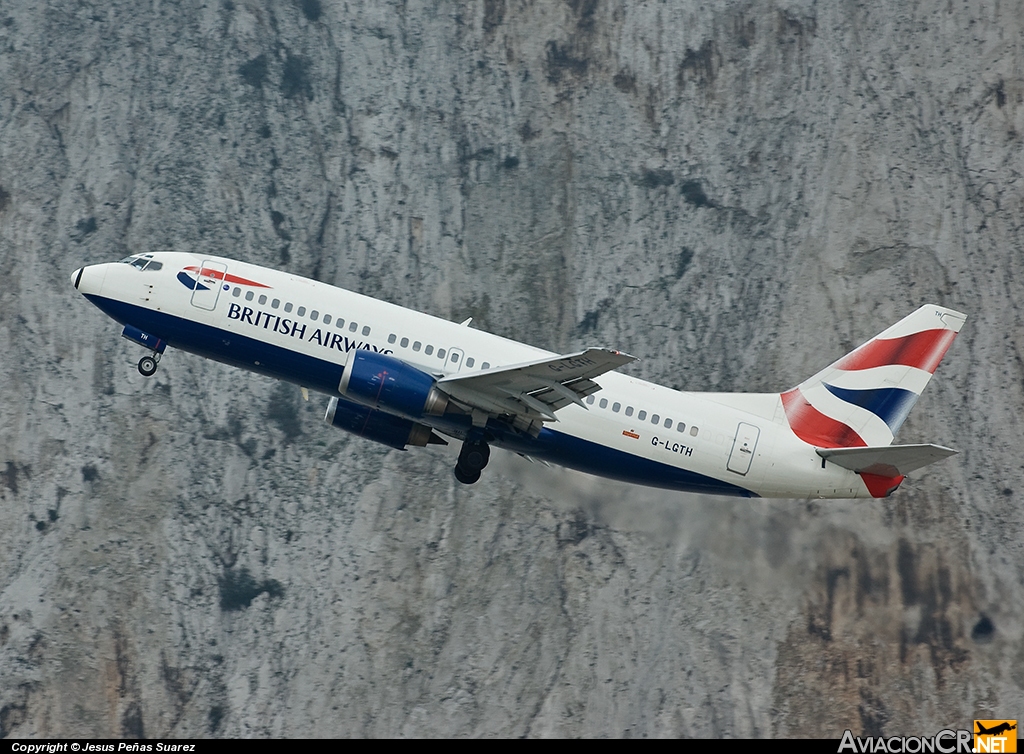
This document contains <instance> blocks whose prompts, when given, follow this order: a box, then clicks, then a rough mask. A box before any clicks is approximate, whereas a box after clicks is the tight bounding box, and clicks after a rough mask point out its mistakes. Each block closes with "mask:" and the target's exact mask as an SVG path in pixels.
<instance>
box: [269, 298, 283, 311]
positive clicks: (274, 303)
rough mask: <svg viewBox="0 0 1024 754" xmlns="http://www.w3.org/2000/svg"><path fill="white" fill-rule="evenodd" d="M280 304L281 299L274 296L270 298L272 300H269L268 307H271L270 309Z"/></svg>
mask: <svg viewBox="0 0 1024 754" xmlns="http://www.w3.org/2000/svg"><path fill="white" fill-rule="evenodd" d="M280 305H281V299H279V298H275V299H274V300H272V301H271V302H270V308H271V309H276V308H277V307H279V306H280Z"/></svg>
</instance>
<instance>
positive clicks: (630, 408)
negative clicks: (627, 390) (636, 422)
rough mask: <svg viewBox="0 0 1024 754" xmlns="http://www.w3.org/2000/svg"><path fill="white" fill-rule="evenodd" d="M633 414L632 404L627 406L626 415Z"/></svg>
mask: <svg viewBox="0 0 1024 754" xmlns="http://www.w3.org/2000/svg"><path fill="white" fill-rule="evenodd" d="M632 415H633V407H632V406H626V416H632Z"/></svg>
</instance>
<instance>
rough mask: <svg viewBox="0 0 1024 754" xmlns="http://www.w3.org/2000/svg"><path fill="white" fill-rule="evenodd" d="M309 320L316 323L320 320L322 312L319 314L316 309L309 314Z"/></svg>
mask: <svg viewBox="0 0 1024 754" xmlns="http://www.w3.org/2000/svg"><path fill="white" fill-rule="evenodd" d="M309 318H310V319H311V320H313V321H314V322H316V321H317V320H318V319H320V312H318V311H317V310H316V309H314V310H313V311H311V312H310V313H309Z"/></svg>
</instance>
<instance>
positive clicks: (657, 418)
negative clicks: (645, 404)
mask: <svg viewBox="0 0 1024 754" xmlns="http://www.w3.org/2000/svg"><path fill="white" fill-rule="evenodd" d="M660 421H661V417H660V416H658V415H657V414H653V415H652V416H651V424H657V423H658V422H660Z"/></svg>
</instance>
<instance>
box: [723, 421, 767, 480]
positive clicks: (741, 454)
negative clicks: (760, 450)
mask: <svg viewBox="0 0 1024 754" xmlns="http://www.w3.org/2000/svg"><path fill="white" fill-rule="evenodd" d="M760 434H761V430H759V429H758V428H757V427H755V426H754V425H753V424H747V423H746V422H740V425H739V426H738V427H737V428H736V439H735V440H733V443H732V453H730V454H729V463H728V464H727V465H726V468H727V469H729V471H734V472H736V473H737V474H742V475H745V474H746V473H747V472H748V471H750V462H751V461H752V460H753V459H754V448H756V447H757V438H758V437H759V436H760Z"/></svg>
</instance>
